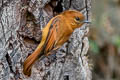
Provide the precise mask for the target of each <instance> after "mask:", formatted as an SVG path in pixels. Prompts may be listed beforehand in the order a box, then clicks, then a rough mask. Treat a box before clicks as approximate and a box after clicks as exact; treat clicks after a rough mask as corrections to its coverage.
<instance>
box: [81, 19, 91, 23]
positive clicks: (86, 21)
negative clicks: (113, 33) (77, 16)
mask: <svg viewBox="0 0 120 80" xmlns="http://www.w3.org/2000/svg"><path fill="white" fill-rule="evenodd" d="M83 23H91V22H90V21H88V20H85V21H83Z"/></svg>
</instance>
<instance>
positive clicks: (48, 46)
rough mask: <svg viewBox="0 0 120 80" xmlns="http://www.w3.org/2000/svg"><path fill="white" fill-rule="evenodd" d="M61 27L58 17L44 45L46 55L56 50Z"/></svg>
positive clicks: (51, 26)
mask: <svg viewBox="0 0 120 80" xmlns="http://www.w3.org/2000/svg"><path fill="white" fill-rule="evenodd" d="M59 26H60V19H59V18H58V17H57V18H55V19H54V20H53V21H52V23H51V25H50V27H49V31H48V35H47V38H46V41H45V44H44V46H43V47H44V51H45V52H44V53H46V54H47V53H48V52H50V51H51V50H52V49H56V48H57V46H56V43H57V35H58V28H59Z"/></svg>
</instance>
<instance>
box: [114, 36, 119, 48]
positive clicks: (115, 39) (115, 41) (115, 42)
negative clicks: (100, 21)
mask: <svg viewBox="0 0 120 80" xmlns="http://www.w3.org/2000/svg"><path fill="white" fill-rule="evenodd" d="M112 42H113V44H115V45H116V46H117V47H118V48H120V36H114V37H113V41H112Z"/></svg>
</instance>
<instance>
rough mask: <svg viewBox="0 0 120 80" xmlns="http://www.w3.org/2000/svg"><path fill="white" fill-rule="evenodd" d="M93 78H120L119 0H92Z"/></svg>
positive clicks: (95, 79) (91, 44)
mask: <svg viewBox="0 0 120 80" xmlns="http://www.w3.org/2000/svg"><path fill="white" fill-rule="evenodd" d="M89 41H90V49H89V54H90V57H91V58H92V63H93V80H120V0H92V25H91V26H90V32H89Z"/></svg>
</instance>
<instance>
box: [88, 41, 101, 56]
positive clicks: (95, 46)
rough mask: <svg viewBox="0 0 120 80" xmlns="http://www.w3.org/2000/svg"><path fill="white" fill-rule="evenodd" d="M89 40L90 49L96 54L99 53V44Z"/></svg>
mask: <svg viewBox="0 0 120 80" xmlns="http://www.w3.org/2000/svg"><path fill="white" fill-rule="evenodd" d="M89 42H90V50H91V51H92V52H93V53H95V54H98V53H99V46H98V44H97V43H96V42H95V41H94V40H89Z"/></svg>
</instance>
